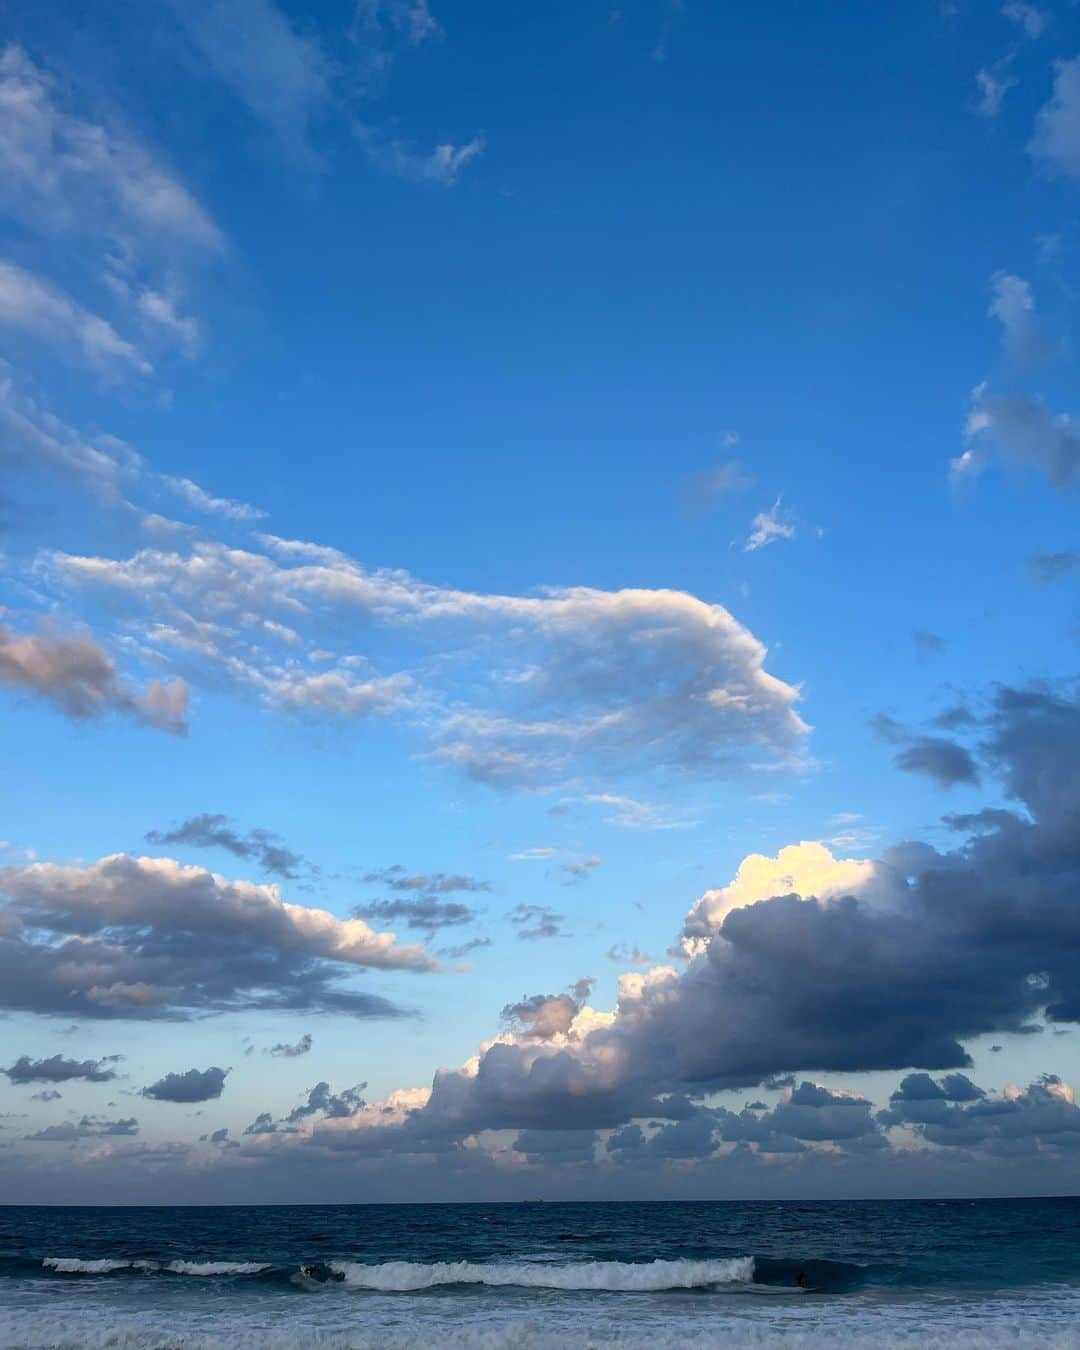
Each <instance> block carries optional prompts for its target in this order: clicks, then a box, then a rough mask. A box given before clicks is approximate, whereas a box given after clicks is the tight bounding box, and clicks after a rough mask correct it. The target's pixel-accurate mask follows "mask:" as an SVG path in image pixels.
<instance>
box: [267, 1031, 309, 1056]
mask: <svg viewBox="0 0 1080 1350" xmlns="http://www.w3.org/2000/svg"><path fill="white" fill-rule="evenodd" d="M311 1046H312V1038H311V1032H310V1031H305V1032H304V1034H303V1035H302V1036H301V1037H300V1039H299V1040H298V1041H296V1042H295V1043H294V1044H292V1045H290V1044H289V1043H288V1042H287V1041H279V1042H278V1043H277V1045H272V1046H271V1047H270V1049H269V1050H268V1051H267V1054H269V1055H275V1056H276V1057H277V1058H278V1059H299V1058H300V1056H301V1055H306V1054H308V1053H309V1052H310V1050H311Z"/></svg>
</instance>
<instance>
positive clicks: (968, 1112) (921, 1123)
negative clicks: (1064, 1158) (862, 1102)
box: [878, 1074, 1080, 1157]
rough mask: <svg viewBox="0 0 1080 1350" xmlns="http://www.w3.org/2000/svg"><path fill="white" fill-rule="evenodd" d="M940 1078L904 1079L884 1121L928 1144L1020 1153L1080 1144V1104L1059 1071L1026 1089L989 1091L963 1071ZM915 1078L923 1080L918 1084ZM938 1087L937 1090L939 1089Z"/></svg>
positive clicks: (881, 1116)
mask: <svg viewBox="0 0 1080 1350" xmlns="http://www.w3.org/2000/svg"><path fill="white" fill-rule="evenodd" d="M951 1078H952V1082H951V1083H950V1081H949V1079H943V1080H942V1081H941V1082H940V1083H935V1082H934V1081H933V1080H932V1079H930V1078H929V1076H928V1075H926V1074H921V1075H912V1076H910V1077H908V1078H905V1079H904V1081H903V1082H902V1083H901V1084H900V1087H899V1088H898V1089H897V1091H896V1092H894V1093H893V1095H892V1097H891V1098H890V1100H889V1106H888V1107H887V1109H886V1110H884V1111H882V1112H881V1113H880V1114H879V1117H878V1118H879V1120H880V1121H881V1122H882V1123H883V1124H885V1125H907V1126H909V1127H910V1128H911V1129H912V1130H913V1131H914V1133H915V1134H916V1135H917V1136H918V1137H920V1138H921V1139H924V1140H926V1142H927V1143H930V1144H934V1145H937V1146H938V1147H943V1148H965V1149H978V1150H983V1151H986V1152H989V1153H997V1154H1001V1155H1004V1156H1006V1157H1015V1156H1017V1155H1022V1154H1023V1153H1025V1152H1034V1151H1035V1150H1036V1149H1037V1148H1040V1147H1047V1146H1049V1147H1052V1148H1056V1149H1063V1150H1068V1151H1072V1150H1076V1149H1080V1107H1077V1105H1076V1098H1075V1096H1074V1094H1073V1091H1072V1089H1071V1088H1070V1087H1069V1086H1068V1085H1067V1084H1066V1083H1063V1082H1062V1080H1061V1079H1060V1078H1059V1077H1058V1076H1057V1075H1056V1074H1044V1075H1043V1076H1042V1077H1041V1078H1040V1079H1038V1080H1037V1081H1035V1082H1034V1083H1031V1084H1030V1085H1029V1086H1028V1087H1027V1088H1025V1089H1021V1088H1018V1087H1010V1088H1006V1089H1005V1091H1004V1092H1003V1093H1000V1094H998V1093H986V1092H984V1091H983V1090H982V1088H979V1087H976V1086H975V1084H974V1083H972V1082H970V1080H968V1079H967V1078H965V1077H964V1075H962V1074H954V1075H952V1076H951ZM913 1079H915V1080H918V1081H916V1082H915V1083H914V1087H913ZM935 1089H936V1090H935Z"/></svg>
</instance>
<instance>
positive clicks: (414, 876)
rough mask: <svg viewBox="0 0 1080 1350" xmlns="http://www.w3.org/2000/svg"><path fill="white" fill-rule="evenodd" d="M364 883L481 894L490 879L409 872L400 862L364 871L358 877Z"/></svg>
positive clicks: (426, 892)
mask: <svg viewBox="0 0 1080 1350" xmlns="http://www.w3.org/2000/svg"><path fill="white" fill-rule="evenodd" d="M360 879H361V881H363V882H364V883H365V885H369V886H370V885H380V886H387V887H389V889H390V890H392V891H416V892H419V893H420V894H423V895H450V894H453V893H454V892H455V891H468V892H471V893H472V894H477V895H478V894H481V893H484V892H487V891H490V890H491V882H490V881H479V880H477V878H476V877H471V876H467V875H465V874H464V873H461V872H410V871H409V869H408V868H407V867H404V866H403V865H402V864H401V863H395V864H394V865H393V866H392V867H383V868H380V869H379V870H378V871H375V872H365V873H364V875H363V876H362V877H361V878H360Z"/></svg>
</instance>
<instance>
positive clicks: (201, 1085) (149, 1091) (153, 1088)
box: [142, 1068, 229, 1102]
mask: <svg viewBox="0 0 1080 1350" xmlns="http://www.w3.org/2000/svg"><path fill="white" fill-rule="evenodd" d="M228 1072H229V1070H228V1069H217V1068H209V1069H188V1070H187V1071H186V1072H185V1073H167V1074H166V1075H165V1076H164V1078H159V1079H158V1080H157V1082H156V1083H151V1084H150V1086H149V1087H144V1088H143V1090H142V1095H143V1096H144V1097H152V1098H153V1100H154V1101H157V1102H209V1101H213V1100H215V1099H216V1098H218V1097H220V1096H221V1093H222V1090H223V1088H224V1087H225V1079H226V1077H227V1075H228Z"/></svg>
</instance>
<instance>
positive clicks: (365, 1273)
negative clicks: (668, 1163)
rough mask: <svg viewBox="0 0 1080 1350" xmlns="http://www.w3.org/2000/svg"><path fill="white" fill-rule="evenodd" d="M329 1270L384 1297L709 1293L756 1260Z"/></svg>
mask: <svg viewBox="0 0 1080 1350" xmlns="http://www.w3.org/2000/svg"><path fill="white" fill-rule="evenodd" d="M330 1270H331V1272H332V1273H333V1275H334V1276H336V1277H337V1278H338V1279H340V1280H343V1281H344V1283H345V1284H346V1285H348V1286H349V1287H350V1288H353V1289H374V1290H378V1291H380V1292H382V1293H410V1292H413V1291H415V1290H417V1289H433V1288H435V1287H436V1286H438V1285H453V1284H483V1285H494V1286H506V1287H517V1288H524V1289H564V1290H595V1291H609V1292H618V1293H655V1292H659V1291H661V1290H664V1289H708V1288H712V1287H715V1286H717V1285H737V1284H749V1283H750V1282H751V1281H752V1280H753V1278H754V1258H753V1257H752V1256H738V1257H735V1258H734V1259H732V1260H728V1261H648V1262H640V1263H632V1262H626V1261H587V1262H581V1263H580V1264H577V1265H565V1266H563V1265H550V1264H548V1263H546V1262H545V1263H542V1264H541V1263H539V1262H538V1263H536V1264H528V1263H525V1262H521V1263H516V1262H509V1261H507V1262H490V1263H488V1262H483V1263H478V1262H473V1261H435V1262H432V1263H431V1264H427V1263H424V1262H419V1261H384V1262H382V1263H381V1264H379V1265H371V1266H368V1265H362V1264H360V1263H359V1262H355V1261H333V1262H331V1263H330Z"/></svg>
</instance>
